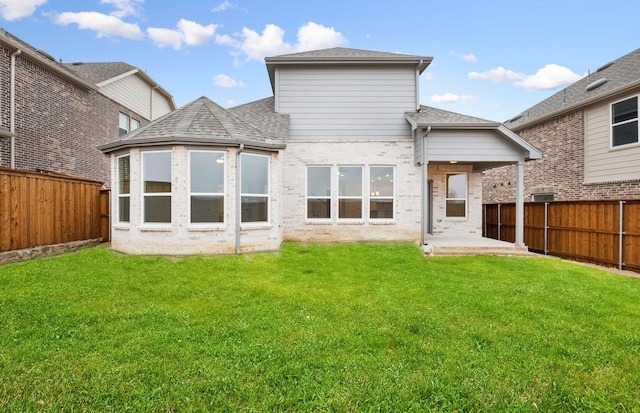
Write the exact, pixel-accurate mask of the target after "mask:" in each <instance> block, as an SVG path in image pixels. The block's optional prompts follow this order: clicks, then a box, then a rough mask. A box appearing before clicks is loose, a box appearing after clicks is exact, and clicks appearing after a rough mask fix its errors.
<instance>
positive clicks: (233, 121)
mask: <svg viewBox="0 0 640 413" xmlns="http://www.w3.org/2000/svg"><path fill="white" fill-rule="evenodd" d="M430 63H431V58H430V57H427V56H411V55H401V54H395V53H384V52H374V51H366V50H356V49H345V48H333V49H325V50H316V51H311V52H304V53H295V54H290V55H284V56H275V57H269V58H267V59H266V66H267V71H268V73H269V78H270V80H271V85H272V88H273V93H274V95H273V96H272V97H269V98H266V99H262V100H258V101H255V102H251V103H247V104H245V105H241V106H238V107H236V108H231V109H229V110H225V109H224V108H222V107H220V106H219V105H217V104H215V103H214V102H212V101H210V100H209V99H207V98H206V97H201V98H199V99H197V100H195V101H193V102H191V103H189V104H187V105H185V106H184V107H182V108H180V109H177V110H176V111H174V112H173V113H170V114H169V115H167V116H165V117H163V118H162V119H158V120H156V121H154V122H151V123H150V124H148V125H146V126H143V127H141V128H140V129H138V130H136V131H134V132H132V133H130V134H128V135H125V136H123V137H122V138H121V139H119V140H115V141H113V142H111V143H108V144H106V145H103V146H101V149H102V150H103V151H104V152H105V153H109V154H111V159H112V164H111V165H112V180H113V182H114V185H113V186H114V191H113V196H112V216H113V220H112V237H111V245H112V248H114V249H116V250H119V251H123V252H127V253H137V254H158V253H173V254H194V253H205V254H209V253H228V252H245V251H260V250H274V249H277V248H279V246H280V244H281V243H282V241H284V240H295V241H302V242H334V241H362V240H378V241H383V240H384V241H388V240H397V241H412V242H416V243H419V244H421V245H426V244H429V242H432V241H433V239H434V238H437V237H440V238H442V237H458V238H462V239H469V238H481V237H482V171H484V170H485V169H487V168H491V167H495V166H500V165H507V164H514V163H515V164H517V165H518V170H520V171H521V172H522V169H523V166H524V162H525V160H527V159H535V158H539V157H540V156H542V154H541V153H540V152H539V151H538V150H537V149H536V148H534V147H533V146H531V145H529V144H528V143H527V142H525V141H524V140H522V139H521V138H520V137H519V136H517V135H515V134H514V133H513V132H511V131H509V130H508V129H507V128H506V127H504V125H502V124H500V123H496V122H490V121H486V120H483V119H478V118H473V117H470V116H465V115H460V114H456V113H452V112H447V111H443V110H439V109H435V108H430V107H426V106H422V105H420V104H419V101H418V97H419V91H418V87H419V76H420V74H421V73H422V72H423V71H424V70H425V69H426V68H427V66H428V65H429V64H430ZM521 178H522V175H520V180H519V182H521ZM520 205H521V206H522V208H519V209H518V216H519V223H520V224H519V225H518V226H517V228H518V230H517V236H516V241H517V242H516V244H520V245H522V234H523V228H524V227H523V222H524V221H523V216H524V215H523V205H524V204H523V202H521V203H520ZM518 234H519V235H518ZM426 249H428V248H426Z"/></svg>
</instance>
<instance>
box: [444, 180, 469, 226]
mask: <svg viewBox="0 0 640 413" xmlns="http://www.w3.org/2000/svg"><path fill="white" fill-rule="evenodd" d="M449 175H464V176H465V190H464V192H465V194H464V195H465V197H464V198H449V197H448V196H447V195H448V193H447V192H448V191H447V189H448V188H447V184H448V182H449ZM444 179H445V181H444V189H445V198H444V204H445V206H444V215H445V220H446V221H466V220H467V219H468V218H469V173H468V172H463V171H460V172H453V171H452V172H446V173H445V178H444ZM447 201H464V217H450V216H447Z"/></svg>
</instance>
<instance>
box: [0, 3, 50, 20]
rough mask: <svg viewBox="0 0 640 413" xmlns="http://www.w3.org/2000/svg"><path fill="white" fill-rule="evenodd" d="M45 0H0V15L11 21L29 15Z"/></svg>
mask: <svg viewBox="0 0 640 413" xmlns="http://www.w3.org/2000/svg"><path fill="white" fill-rule="evenodd" d="M46 2H47V0H0V16H2V18H3V19H5V20H8V21H11V20H18V19H21V18H23V17H27V16H31V15H32V14H33V13H34V12H35V11H36V9H37V8H38V7H40V6H42V5H43V4H45V3H46Z"/></svg>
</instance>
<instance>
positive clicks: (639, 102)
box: [609, 95, 640, 151]
mask: <svg viewBox="0 0 640 413" xmlns="http://www.w3.org/2000/svg"><path fill="white" fill-rule="evenodd" d="M633 98H636V99H637V100H636V111H637V115H638V116H637V117H635V118H634V119H630V120H626V121H624V122H619V123H615V124H614V123H613V105H615V104H616V103H620V102H624V101H625V100H629V99H633ZM631 122H638V140H637V141H636V142H631V143H627V144H624V145H615V146H614V145H613V127H614V126H619V125H624V124H627V123H631ZM638 145H640V95H634V96H627V97H626V98H624V99H620V100H617V101H615V102H611V104H610V105H609V149H610V150H614V151H615V150H617V149H624V148H629V147H633V146H638Z"/></svg>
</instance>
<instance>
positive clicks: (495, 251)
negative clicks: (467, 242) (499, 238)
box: [426, 246, 537, 257]
mask: <svg viewBox="0 0 640 413" xmlns="http://www.w3.org/2000/svg"><path fill="white" fill-rule="evenodd" d="M426 255H429V256H434V257H442V256H456V255H501V256H518V257H525V256H526V257H533V256H536V255H537V254H535V253H533V252H529V251H528V250H527V249H526V248H521V247H516V246H513V247H495V246H487V247H481V246H468V247H466V246H465V247H463V246H433V251H432V252H431V253H430V254H426Z"/></svg>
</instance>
